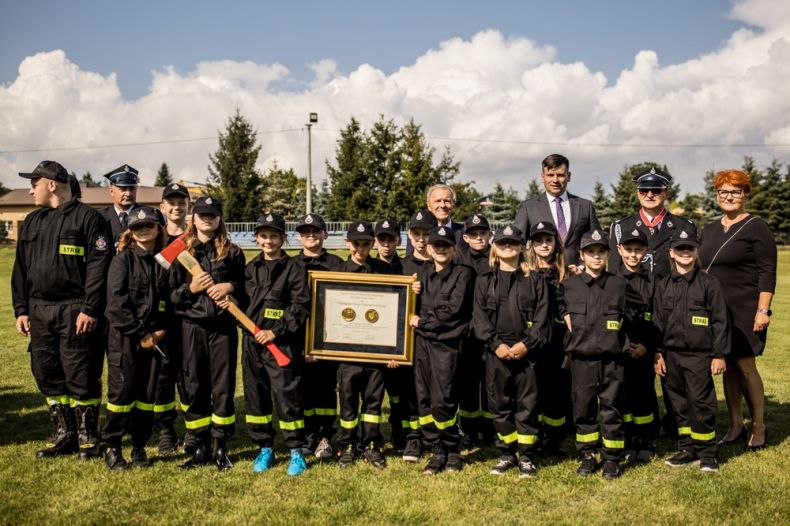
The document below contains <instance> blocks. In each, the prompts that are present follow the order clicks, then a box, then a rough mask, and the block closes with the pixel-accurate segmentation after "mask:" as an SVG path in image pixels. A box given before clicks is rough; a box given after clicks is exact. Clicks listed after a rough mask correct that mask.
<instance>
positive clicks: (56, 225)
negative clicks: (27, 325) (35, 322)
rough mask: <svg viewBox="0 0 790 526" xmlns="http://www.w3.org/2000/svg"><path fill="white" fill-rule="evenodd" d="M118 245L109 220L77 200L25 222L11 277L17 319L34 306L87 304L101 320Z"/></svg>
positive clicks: (84, 306)
mask: <svg viewBox="0 0 790 526" xmlns="http://www.w3.org/2000/svg"><path fill="white" fill-rule="evenodd" d="M112 255H113V243H112V239H111V238H110V231H109V228H107V223H106V221H104V218H102V216H101V215H100V214H99V213H98V212H97V211H96V210H94V209H93V208H91V207H90V206H88V205H86V204H84V203H81V202H80V201H79V200H77V199H72V200H70V201H68V202H66V203H63V204H62V205H60V206H59V207H57V208H42V209H40V210H36V211H35V212H32V213H31V214H29V215H28V216H27V217H26V218H25V221H24V223H22V232H21V233H20V237H19V242H18V243H17V246H16V260H15V261H14V270H13V274H12V277H11V296H12V301H13V304H14V315H15V316H17V317H18V316H22V315H27V314H29V313H30V303H35V302H38V303H61V302H63V303H82V307H81V308H80V311H81V312H83V313H85V314H87V315H89V316H92V317H94V318H96V317H98V316H99V315H100V314H101V313H102V311H103V310H104V305H105V300H106V297H105V295H106V292H105V285H106V278H107V267H108V266H109V264H110V260H111V258H112Z"/></svg>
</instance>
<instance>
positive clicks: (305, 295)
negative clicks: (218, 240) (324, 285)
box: [245, 252, 310, 337]
mask: <svg viewBox="0 0 790 526" xmlns="http://www.w3.org/2000/svg"><path fill="white" fill-rule="evenodd" d="M245 283H246V292H247V297H248V298H249V306H248V307H247V316H249V317H250V319H251V320H252V321H254V322H255V323H256V324H257V325H258V327H260V328H261V329H267V330H271V331H272V332H273V333H274V335H275V336H278V337H280V336H283V335H284V336H286V337H291V336H294V335H295V334H297V333H300V335H301V331H302V330H303V328H304V322H305V320H306V319H307V316H308V314H309V307H310V291H309V289H308V285H307V274H306V273H305V269H304V267H303V266H302V265H301V264H300V263H299V262H298V261H297V260H296V259H295V258H292V257H290V256H288V255H287V254H285V252H283V256H282V257H281V258H280V259H277V260H275V261H272V262H267V261H265V260H264V257H263V254H260V255H259V256H258V257H256V258H255V259H253V260H252V261H250V263H249V264H248V265H247V268H246V270H245Z"/></svg>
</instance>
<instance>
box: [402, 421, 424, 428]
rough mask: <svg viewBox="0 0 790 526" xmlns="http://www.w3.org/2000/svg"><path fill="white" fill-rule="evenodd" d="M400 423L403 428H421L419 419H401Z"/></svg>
mask: <svg viewBox="0 0 790 526" xmlns="http://www.w3.org/2000/svg"><path fill="white" fill-rule="evenodd" d="M400 425H401V427H402V428H403V429H420V421H419V420H401V421H400Z"/></svg>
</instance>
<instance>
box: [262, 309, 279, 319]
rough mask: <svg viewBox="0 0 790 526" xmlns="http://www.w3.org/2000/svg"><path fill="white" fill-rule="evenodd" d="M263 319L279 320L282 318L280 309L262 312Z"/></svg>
mask: <svg viewBox="0 0 790 526" xmlns="http://www.w3.org/2000/svg"><path fill="white" fill-rule="evenodd" d="M263 317H264V318H267V319H270V320H279V319H280V318H282V317H283V310H282V309H266V310H264V311H263Z"/></svg>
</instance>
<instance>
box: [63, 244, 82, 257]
mask: <svg viewBox="0 0 790 526" xmlns="http://www.w3.org/2000/svg"><path fill="white" fill-rule="evenodd" d="M58 254H60V255H61V256H84V255H85V247H78V246H77V245H59V246H58Z"/></svg>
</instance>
